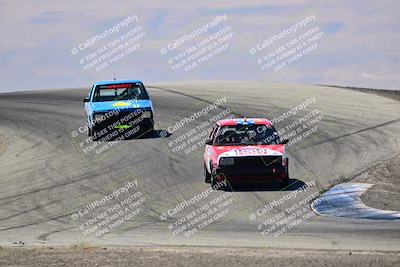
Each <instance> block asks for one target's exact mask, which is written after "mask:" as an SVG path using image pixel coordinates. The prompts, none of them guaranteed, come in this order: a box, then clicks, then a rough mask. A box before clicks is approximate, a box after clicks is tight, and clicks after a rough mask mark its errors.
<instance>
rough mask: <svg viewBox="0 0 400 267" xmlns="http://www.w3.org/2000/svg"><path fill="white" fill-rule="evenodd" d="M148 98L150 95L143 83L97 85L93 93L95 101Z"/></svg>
mask: <svg viewBox="0 0 400 267" xmlns="http://www.w3.org/2000/svg"><path fill="white" fill-rule="evenodd" d="M146 99H149V95H148V94H147V92H146V89H145V88H144V86H143V84H142V83H121V84H106V85H97V86H96V88H95V91H94V95H93V102H103V101H118V100H146Z"/></svg>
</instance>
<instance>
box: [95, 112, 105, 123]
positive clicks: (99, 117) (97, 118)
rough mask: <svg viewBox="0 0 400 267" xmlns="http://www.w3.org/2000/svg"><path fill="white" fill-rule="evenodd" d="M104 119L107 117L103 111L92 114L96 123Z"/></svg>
mask: <svg viewBox="0 0 400 267" xmlns="http://www.w3.org/2000/svg"><path fill="white" fill-rule="evenodd" d="M106 119H107V117H106V115H105V114H104V113H94V114H93V120H94V121H95V122H97V123H99V122H102V121H105V120H106Z"/></svg>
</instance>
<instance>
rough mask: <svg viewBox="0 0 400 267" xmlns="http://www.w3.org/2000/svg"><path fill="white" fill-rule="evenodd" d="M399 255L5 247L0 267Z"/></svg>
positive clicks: (377, 259)
mask: <svg viewBox="0 0 400 267" xmlns="http://www.w3.org/2000/svg"><path fill="white" fill-rule="evenodd" d="M399 261H400V254H399V253H387V252H365V251H364V252H357V251H322V250H313V251H311V250H307V251H306V250H304V251H301V250H299V251H293V250H290V251H289V250H277V249H267V248H265V249H253V248H204V247H129V248H126V247H122V248H118V247H112V248H95V247H68V248H66V247H56V248H51V247H2V248H0V266H4V265H6V266H20V265H29V266H67V265H68V266H81V265H85V266H115V265H117V266H161V265H162V266H231V267H233V266H278V265H279V266H289V265H290V266H395V265H396V264H397V263H398V262H399Z"/></svg>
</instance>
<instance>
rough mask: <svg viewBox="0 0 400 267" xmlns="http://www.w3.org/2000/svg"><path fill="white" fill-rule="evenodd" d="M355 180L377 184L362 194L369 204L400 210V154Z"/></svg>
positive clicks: (370, 205) (362, 197)
mask: <svg viewBox="0 0 400 267" xmlns="http://www.w3.org/2000/svg"><path fill="white" fill-rule="evenodd" d="M353 181H354V182H361V183H370V184H375V185H374V186H373V187H371V188H370V189H368V191H367V192H365V193H364V194H362V196H361V200H362V201H363V202H364V203H365V204H366V205H367V206H369V207H373V208H377V209H384V210H392V211H400V154H399V155H397V156H396V157H394V158H392V159H391V160H388V161H383V162H380V163H378V164H377V165H375V166H373V167H371V168H370V169H368V170H366V171H365V172H363V173H362V174H360V175H358V176H357V177H356V178H355V179H354V180H353Z"/></svg>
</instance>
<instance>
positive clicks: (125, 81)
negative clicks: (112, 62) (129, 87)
mask: <svg viewBox="0 0 400 267" xmlns="http://www.w3.org/2000/svg"><path fill="white" fill-rule="evenodd" d="M119 83H142V81H139V80H112V81H99V82H95V83H94V84H93V85H94V86H97V85H108V84H119Z"/></svg>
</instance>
